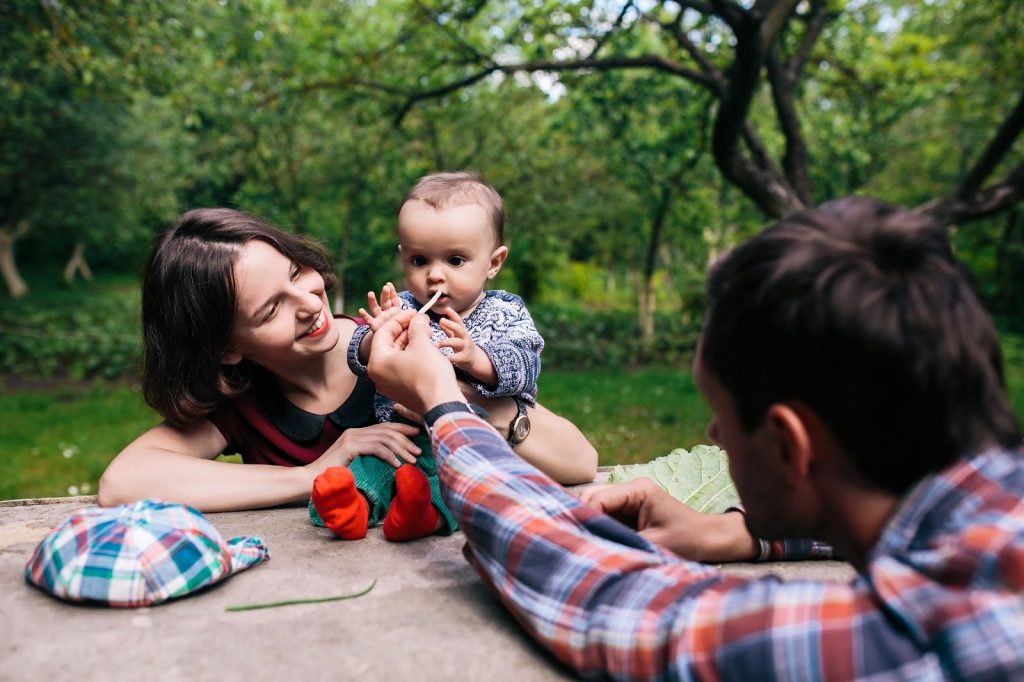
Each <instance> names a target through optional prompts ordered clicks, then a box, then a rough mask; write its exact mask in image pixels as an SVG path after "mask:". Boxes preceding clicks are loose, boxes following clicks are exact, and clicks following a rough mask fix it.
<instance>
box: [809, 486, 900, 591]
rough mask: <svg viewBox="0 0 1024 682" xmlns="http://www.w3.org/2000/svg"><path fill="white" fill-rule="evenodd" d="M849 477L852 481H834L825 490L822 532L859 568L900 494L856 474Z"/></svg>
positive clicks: (869, 552) (863, 563) (872, 547)
mask: <svg viewBox="0 0 1024 682" xmlns="http://www.w3.org/2000/svg"><path fill="white" fill-rule="evenodd" d="M852 478H853V481H854V482H853V483H850V482H844V483H841V484H837V485H835V486H833V488H832V490H829V491H827V492H826V498H827V499H828V502H827V503H826V504H827V509H826V510H825V511H826V514H825V519H826V521H825V526H826V527H825V528H824V529H823V531H824V532H823V535H824V536H826V539H827V540H829V541H830V542H831V543H832V545H833V546H834V547H835V549H836V551H837V552H838V553H839V555H840V556H842V557H843V558H844V559H846V560H847V561H849V562H850V563H851V564H853V565H854V567H855V568H856V569H857V570H858V571H863V570H865V569H866V568H867V560H868V556H869V555H870V554H871V550H872V549H874V547H875V545H876V544H878V540H879V538H881V536H882V531H883V530H884V529H885V526H886V524H887V523H888V521H889V519H890V517H891V516H892V514H893V512H894V511H895V510H896V506H897V505H898V504H899V502H900V498H899V496H897V495H894V494H892V493H889V492H887V491H884V490H882V489H881V488H878V487H876V486H873V485H870V484H868V483H867V482H866V481H864V479H863V478H862V477H861V476H860V475H859V474H854V475H853V477H852ZM848 481H849V479H848Z"/></svg>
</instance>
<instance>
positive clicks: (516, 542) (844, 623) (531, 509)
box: [434, 413, 940, 680]
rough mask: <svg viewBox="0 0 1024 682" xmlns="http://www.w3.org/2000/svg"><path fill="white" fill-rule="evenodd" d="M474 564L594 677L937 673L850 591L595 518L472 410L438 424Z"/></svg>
mask: <svg viewBox="0 0 1024 682" xmlns="http://www.w3.org/2000/svg"><path fill="white" fill-rule="evenodd" d="M434 442H435V448H434V452H435V455H436V456H437V458H438V461H439V463H440V466H441V481H442V486H443V491H444V495H445V499H446V501H447V503H448V506H449V508H450V509H451V510H452V512H453V513H454V515H455V518H456V520H457V521H458V523H459V526H460V527H461V528H462V530H463V531H464V532H465V534H466V538H467V544H468V549H469V551H468V552H467V554H468V556H469V557H470V560H471V561H472V563H473V564H474V566H475V567H476V569H477V570H478V571H479V573H480V575H481V576H482V577H483V579H484V581H485V582H486V583H487V584H489V585H490V586H491V587H492V588H493V589H494V591H495V592H497V594H498V595H499V597H500V598H501V600H502V601H503V603H504V604H505V606H506V607H507V608H508V609H509V610H510V611H511V613H512V614H513V615H514V616H515V617H516V618H517V620H518V621H519V622H520V624H521V625H522V626H523V627H524V628H525V629H526V631H527V632H528V633H529V634H530V635H531V636H532V637H534V638H535V639H536V640H537V641H539V642H540V643H541V644H542V645H543V646H545V647H546V648H548V649H550V650H551V651H552V652H553V653H554V654H555V655H556V656H557V657H558V658H559V659H560V660H562V661H563V662H565V663H567V664H568V665H570V666H572V667H573V668H574V669H575V670H577V671H578V672H580V673H581V674H583V675H584V676H587V677H606V676H607V677H611V678H613V679H666V678H668V679H694V678H702V679H721V678H729V679H753V678H757V679H761V680H771V679H780V680H791V679H818V678H821V677H829V678H835V679H840V678H842V679H849V678H852V677H857V676H863V675H871V674H873V673H877V672H882V671H890V672H892V671H893V670H894V669H895V670H898V671H899V672H898V673H897V675H899V674H900V673H903V674H905V675H908V676H918V677H920V676H924V677H926V678H928V679H932V678H938V677H939V676H940V675H939V673H940V671H939V670H938V669H937V668H936V667H935V666H936V665H937V664H936V663H935V662H934V660H931V659H927V658H922V655H921V654H922V652H921V651H920V649H918V648H917V647H916V646H914V645H913V644H912V642H911V640H910V638H909V637H908V636H907V633H906V631H905V630H904V629H903V628H902V626H901V625H900V624H898V623H895V622H890V621H889V620H888V619H887V618H886V617H885V616H884V615H883V613H882V612H881V610H880V609H878V607H877V606H876V602H875V601H874V600H873V599H872V596H871V594H870V592H869V590H868V589H867V587H866V584H865V582H864V581H858V582H855V583H853V584H851V585H842V584H829V583H811V582H802V583H800V582H791V583H782V582H780V581H778V580H777V579H774V578H772V577H768V578H763V579H759V580H746V579H742V578H739V577H735V576H726V575H724V574H722V573H721V572H719V571H716V570H713V569H711V568H710V567H708V566H705V565H703V564H697V563H693V562H689V561H684V560H681V559H679V558H677V557H675V556H673V555H671V554H669V553H668V552H666V551H664V550H661V549H660V548H659V547H657V546H656V545H653V544H652V543H650V542H648V541H647V540H645V539H644V538H643V537H641V536H640V535H638V534H636V533H635V532H633V531H632V530H630V529H629V528H627V527H626V526H624V525H622V524H620V523H618V522H617V521H615V520H613V519H612V518H610V517H608V516H604V515H602V514H599V513H597V512H596V511H595V510H593V509H592V508H590V507H588V506H586V505H584V504H582V503H581V502H580V501H579V500H578V499H577V498H575V497H573V496H572V495H570V494H568V493H567V492H566V491H565V490H564V489H563V488H561V487H560V486H559V485H558V484H556V483H555V482H554V481H552V480H551V479H550V478H548V477H547V476H545V475H543V474H542V473H540V472H539V471H537V470H536V469H535V468H533V467H531V466H530V465H528V464H526V463H525V462H523V461H522V460H521V459H519V458H518V457H516V456H515V455H514V454H513V453H512V451H511V450H510V449H509V448H508V446H507V445H506V444H505V442H504V440H503V439H502V438H501V436H500V435H498V434H497V432H496V431H494V429H492V428H491V427H490V426H489V425H487V424H485V423H484V422H483V421H482V420H479V419H478V418H476V417H473V416H471V415H469V414H468V413H467V414H460V413H456V414H453V415H446V416H444V417H442V418H441V419H439V420H438V421H437V423H435V424H434Z"/></svg>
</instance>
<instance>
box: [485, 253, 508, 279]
mask: <svg viewBox="0 0 1024 682" xmlns="http://www.w3.org/2000/svg"><path fill="white" fill-rule="evenodd" d="M506 258H508V247H507V246H499V247H498V248H496V249H495V250H494V252H493V253H491V266H490V267H489V268H488V269H487V279H494V278H495V277H497V276H498V272H499V271H500V270H501V266H502V265H504V264H505V259H506Z"/></svg>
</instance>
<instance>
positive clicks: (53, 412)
mask: <svg viewBox="0 0 1024 682" xmlns="http://www.w3.org/2000/svg"><path fill="white" fill-rule="evenodd" d="M1004 345H1005V351H1006V360H1007V380H1008V384H1009V389H1010V398H1011V400H1012V402H1013V404H1014V407H1015V409H1016V412H1017V416H1018V419H1024V337H1021V336H1006V337H1004ZM540 397H541V401H542V402H543V403H544V404H545V405H547V406H548V407H549V408H550V409H552V410H554V411H555V412H558V413H560V414H562V415H564V416H566V417H567V418H569V419H571V420H572V421H573V422H575V423H576V424H577V425H579V427H580V428H581V429H582V430H583V432H584V433H585V434H586V435H587V437H588V438H589V439H590V441H591V442H592V443H593V444H594V446H595V447H596V448H597V450H598V452H600V453H601V460H600V462H601V464H602V465H608V464H620V463H632V462H646V461H649V460H650V459H653V458H654V457H658V456H661V455H663V454H665V453H667V452H669V451H671V450H672V449H674V448H677V447H686V448H689V447H692V446H693V445H695V444H697V443H705V442H708V438H707V435H706V433H705V428H706V426H707V421H708V416H709V412H708V408H707V406H706V405H705V404H704V401H703V399H702V398H701V397H700V394H699V393H698V392H697V388H696V386H695V385H694V383H693V379H692V378H691V376H690V372H689V369H688V368H687V367H685V366H682V367H652V368H645V369H635V370H634V369H622V368H614V369H601V370H588V371H580V372H569V371H555V370H545V371H544V372H543V374H542V376H541V381H540ZM0 415H3V418H2V419H0V452H2V453H3V457H2V458H0V499H12V498H21V497H51V496H61V495H69V494H90V493H95V491H96V483H97V481H98V480H99V477H100V474H101V473H102V472H103V469H104V468H105V467H106V465H107V462H109V461H110V459H111V458H112V457H113V456H114V455H115V454H116V453H117V452H118V451H119V450H120V449H121V448H122V447H124V445H125V444H127V443H128V442H129V441H131V440H132V439H133V438H134V437H135V436H136V435H138V434H139V433H141V432H142V431H144V430H145V429H147V428H149V427H150V426H151V425H153V424H155V423H156V422H157V418H156V416H155V415H154V414H153V413H152V412H151V411H150V410H149V408H148V407H146V405H145V404H144V403H143V401H142V397H141V394H140V393H139V391H138V389H137V388H133V387H131V386H127V385H108V384H94V385H91V386H68V387H65V388H59V389H54V390H49V391H45V392H35V391H24V392H17V393H14V394H12V395H0Z"/></svg>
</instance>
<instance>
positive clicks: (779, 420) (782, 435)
mask: <svg viewBox="0 0 1024 682" xmlns="http://www.w3.org/2000/svg"><path fill="white" fill-rule="evenodd" d="M807 412H808V411H807V410H806V409H805V408H803V407H802V406H795V405H789V404H786V403H774V404H772V405H770V406H769V407H768V412H767V414H766V415H765V420H766V422H767V424H768V427H769V428H770V429H771V431H772V433H773V434H774V436H775V440H776V443H777V444H778V447H779V463H780V465H782V466H783V468H785V470H786V477H787V478H788V479H790V480H791V481H793V482H796V481H799V480H802V479H805V478H807V476H808V475H809V473H810V471H811V463H812V461H813V460H814V435H813V434H814V424H813V423H811V422H813V421H814V420H813V419H811V418H810V417H812V416H813V415H809V414H807Z"/></svg>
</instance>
